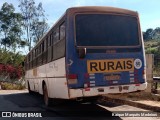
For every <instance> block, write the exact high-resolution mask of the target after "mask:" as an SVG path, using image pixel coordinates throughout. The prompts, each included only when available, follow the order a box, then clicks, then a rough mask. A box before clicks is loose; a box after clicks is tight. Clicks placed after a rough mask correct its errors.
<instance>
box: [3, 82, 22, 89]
mask: <svg viewBox="0 0 160 120" xmlns="http://www.w3.org/2000/svg"><path fill="white" fill-rule="evenodd" d="M1 89H2V90H23V89H25V86H23V85H21V84H13V83H7V82H1Z"/></svg>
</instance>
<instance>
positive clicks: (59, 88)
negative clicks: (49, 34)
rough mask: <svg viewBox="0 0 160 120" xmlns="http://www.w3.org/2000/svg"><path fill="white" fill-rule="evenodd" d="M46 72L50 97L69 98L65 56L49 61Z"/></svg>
mask: <svg viewBox="0 0 160 120" xmlns="http://www.w3.org/2000/svg"><path fill="white" fill-rule="evenodd" d="M46 73H47V78H48V80H47V81H48V93H49V97H50V98H64V99H68V98H69V97H68V86H67V79H66V69H65V57H64V58H61V59H58V60H55V61H53V62H50V63H48V64H47V65H46Z"/></svg>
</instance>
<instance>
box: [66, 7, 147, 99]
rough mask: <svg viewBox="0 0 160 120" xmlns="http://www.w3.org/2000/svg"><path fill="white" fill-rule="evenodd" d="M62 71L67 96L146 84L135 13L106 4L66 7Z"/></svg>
mask: <svg viewBox="0 0 160 120" xmlns="http://www.w3.org/2000/svg"><path fill="white" fill-rule="evenodd" d="M67 19H68V24H67V27H68V28H69V31H67V33H66V34H67V38H66V73H67V82H68V88H69V95H70V96H69V97H70V98H76V97H89V96H98V95H103V94H108V93H128V92H135V91H141V90H144V89H145V88H146V85H147V83H146V77H145V76H146V75H145V69H146V67H145V66H146V65H145V54H144V46H143V40H142V36H141V30H140V25H139V18H138V14H137V13H136V12H133V11H129V10H124V9H116V8H109V7H101V8H98V7H96V8H94V7H89V8H85V7H84V8H74V9H71V10H68V18H67Z"/></svg>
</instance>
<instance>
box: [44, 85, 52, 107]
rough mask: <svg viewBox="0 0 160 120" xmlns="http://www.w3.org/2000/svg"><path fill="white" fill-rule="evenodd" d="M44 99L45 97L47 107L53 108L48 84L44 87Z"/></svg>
mask: <svg viewBox="0 0 160 120" xmlns="http://www.w3.org/2000/svg"><path fill="white" fill-rule="evenodd" d="M43 97H44V103H45V105H46V106H51V98H49V97H48V90H47V86H46V84H44V86H43Z"/></svg>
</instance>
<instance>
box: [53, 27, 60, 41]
mask: <svg viewBox="0 0 160 120" xmlns="http://www.w3.org/2000/svg"><path fill="white" fill-rule="evenodd" d="M58 40H59V28H56V30H55V31H54V33H53V41H54V44H56V43H57V41H58Z"/></svg>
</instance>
